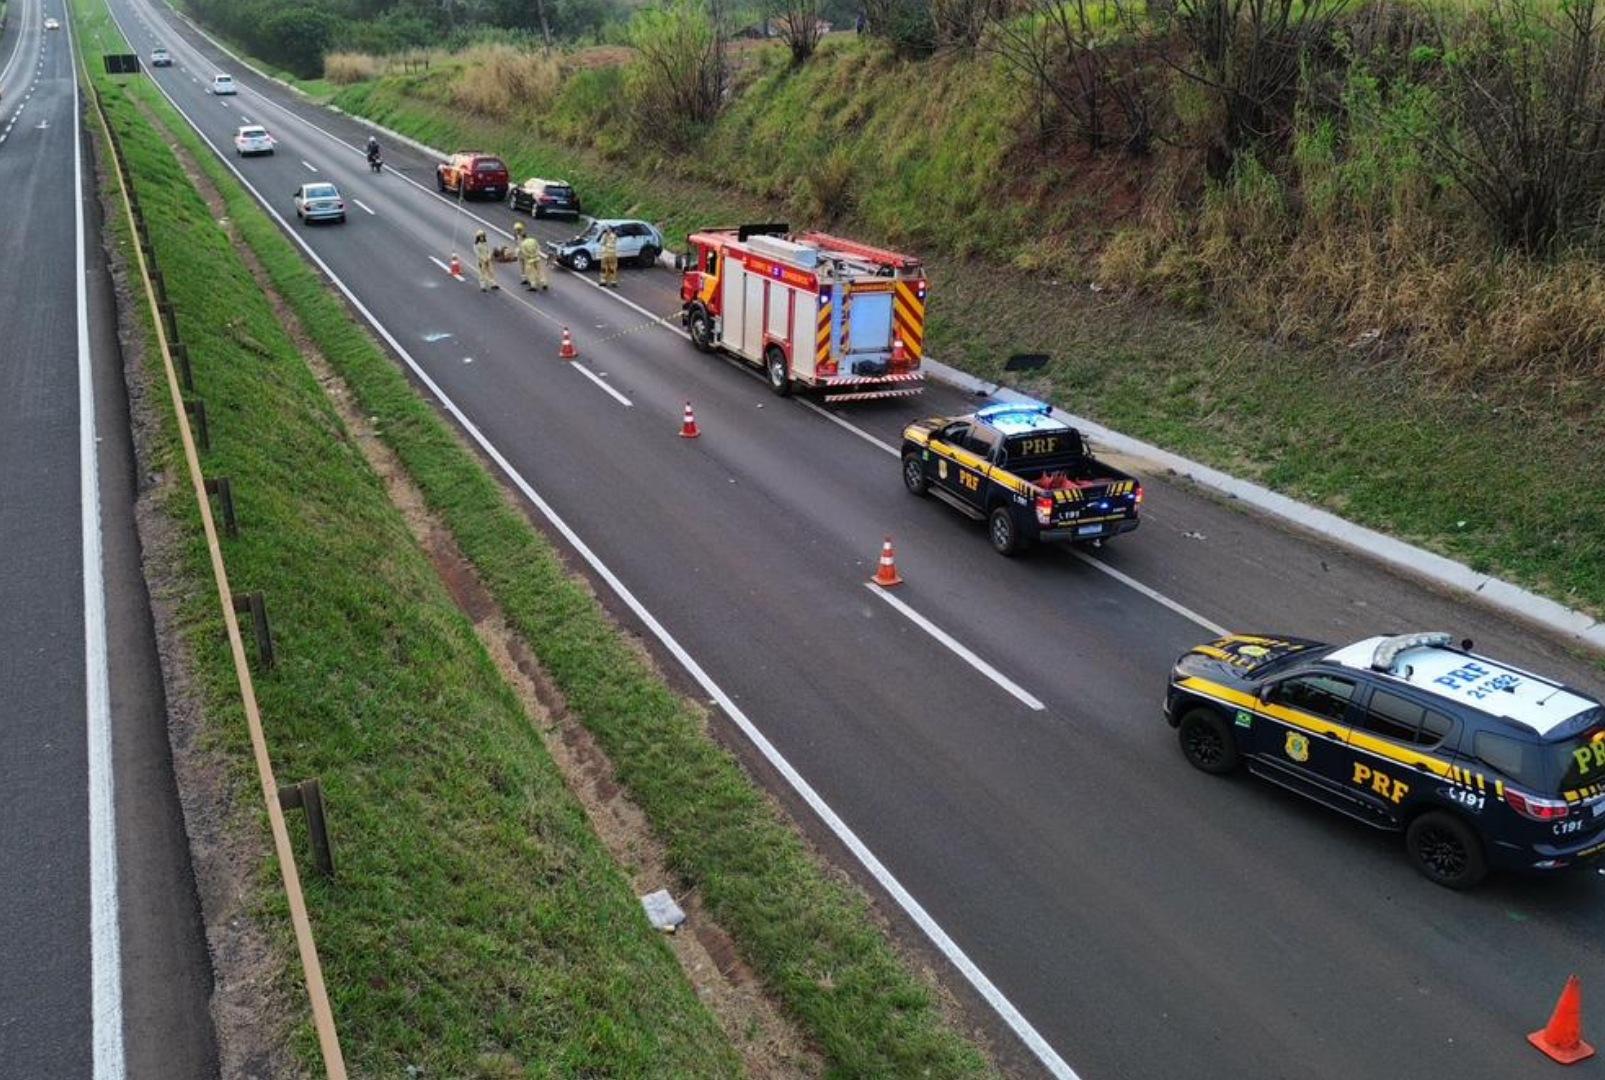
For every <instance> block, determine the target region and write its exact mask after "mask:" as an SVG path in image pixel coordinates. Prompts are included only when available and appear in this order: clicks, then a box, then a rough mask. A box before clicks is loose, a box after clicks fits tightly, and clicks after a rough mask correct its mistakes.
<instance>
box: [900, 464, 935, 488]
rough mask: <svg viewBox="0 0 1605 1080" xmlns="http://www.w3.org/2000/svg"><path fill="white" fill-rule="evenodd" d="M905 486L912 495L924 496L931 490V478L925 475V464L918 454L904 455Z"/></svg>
mask: <svg viewBox="0 0 1605 1080" xmlns="http://www.w3.org/2000/svg"><path fill="white" fill-rule="evenodd" d="M903 486H904V487H906V488H908V493H909V494H910V495H924V494H925V493H927V492H928V491H930V490H931V481H930V478H929V477H927V476H926V475H925V463H924V462H923V461H921V460H920V456H919V455H918V454H904V455H903Z"/></svg>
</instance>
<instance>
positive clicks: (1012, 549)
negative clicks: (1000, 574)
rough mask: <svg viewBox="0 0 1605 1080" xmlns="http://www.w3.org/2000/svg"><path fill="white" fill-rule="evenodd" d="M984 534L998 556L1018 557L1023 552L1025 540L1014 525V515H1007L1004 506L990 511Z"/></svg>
mask: <svg viewBox="0 0 1605 1080" xmlns="http://www.w3.org/2000/svg"><path fill="white" fill-rule="evenodd" d="M986 534H987V537H988V538H989V539H990V540H991V541H992V547H993V549H994V550H996V551H997V553H998V554H999V555H1018V554H1020V552H1022V551H1024V550H1025V540H1024V539H1023V538H1022V537H1021V536H1020V530H1019V528H1018V527H1017V526H1016V525H1015V524H1014V515H1012V514H1010V513H1009V508H1008V507H1006V506H1000V507H998V508H997V509H996V510H994V511H992V516H991V517H989V518H987V521H986Z"/></svg>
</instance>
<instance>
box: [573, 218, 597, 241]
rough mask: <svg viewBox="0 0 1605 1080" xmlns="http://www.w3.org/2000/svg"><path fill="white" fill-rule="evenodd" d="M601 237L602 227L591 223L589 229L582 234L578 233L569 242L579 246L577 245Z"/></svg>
mask: <svg viewBox="0 0 1605 1080" xmlns="http://www.w3.org/2000/svg"><path fill="white" fill-rule="evenodd" d="M601 235H602V225H601V223H600V222H593V223H592V225H591V227H590V228H589V229H586V230H585V231H584V232H582V233H580V234H579V235H578V236H576V237H575V238H574V239H573V240H572V241H570V243H575V244H579V243H583V242H585V241H586V240H595V239H596V238H597V237H599V236H601Z"/></svg>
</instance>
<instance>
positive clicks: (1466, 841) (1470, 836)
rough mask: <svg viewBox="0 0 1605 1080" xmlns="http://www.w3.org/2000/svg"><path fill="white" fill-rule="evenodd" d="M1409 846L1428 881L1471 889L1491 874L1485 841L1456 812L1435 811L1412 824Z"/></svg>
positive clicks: (1407, 833) (1406, 836) (1406, 838)
mask: <svg viewBox="0 0 1605 1080" xmlns="http://www.w3.org/2000/svg"><path fill="white" fill-rule="evenodd" d="M1404 845H1405V848H1406V849H1407V850H1408V851H1409V852H1410V858H1412V859H1414V860H1415V864H1416V869H1417V870H1419V871H1421V873H1422V874H1423V875H1425V877H1426V878H1427V880H1429V881H1431V882H1433V883H1435V884H1438V885H1443V886H1445V887H1447V888H1450V889H1469V888H1471V887H1472V886H1473V885H1475V884H1477V883H1478V882H1479V881H1481V880H1482V879H1483V878H1484V877H1486V876H1487V875H1488V858H1487V856H1485V855H1484V854H1483V851H1482V841H1480V840H1478V839H1477V834H1476V833H1475V832H1473V831H1472V830H1471V827H1470V826H1469V825H1467V824H1466V823H1465V822H1464V821H1461V820H1460V819H1459V818H1457V817H1455V816H1454V815H1453V814H1448V813H1444V812H1443V811H1441V810H1432V811H1429V812H1428V813H1425V814H1422V815H1421V816H1420V817H1418V818H1416V819H1415V820H1414V821H1412V822H1411V823H1410V827H1409V828H1408V829H1407V830H1405V834H1404Z"/></svg>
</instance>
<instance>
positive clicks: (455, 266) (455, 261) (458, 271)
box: [451, 251, 463, 281]
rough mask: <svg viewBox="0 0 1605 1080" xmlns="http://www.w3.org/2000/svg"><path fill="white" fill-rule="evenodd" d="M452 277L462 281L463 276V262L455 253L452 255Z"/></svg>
mask: <svg viewBox="0 0 1605 1080" xmlns="http://www.w3.org/2000/svg"><path fill="white" fill-rule="evenodd" d="M451 276H452V277H454V278H456V279H457V280H459V281H461V280H462V276H463V262H462V260H461V259H459V258H458V257H457V253H456V252H455V251H454V252H452V253H451Z"/></svg>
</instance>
